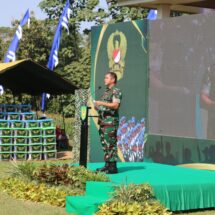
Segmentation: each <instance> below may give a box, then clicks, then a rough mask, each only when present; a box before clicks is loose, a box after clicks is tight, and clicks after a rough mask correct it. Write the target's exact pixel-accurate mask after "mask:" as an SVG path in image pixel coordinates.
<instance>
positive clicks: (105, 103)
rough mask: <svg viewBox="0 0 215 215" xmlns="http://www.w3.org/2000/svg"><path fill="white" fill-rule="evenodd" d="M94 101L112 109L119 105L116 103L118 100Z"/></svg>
mask: <svg viewBox="0 0 215 215" xmlns="http://www.w3.org/2000/svg"><path fill="white" fill-rule="evenodd" d="M95 103H96V105H97V106H105V107H108V108H110V109H114V110H117V109H118V108H119V105H120V103H118V102H111V103H108V102H102V101H96V102H95Z"/></svg>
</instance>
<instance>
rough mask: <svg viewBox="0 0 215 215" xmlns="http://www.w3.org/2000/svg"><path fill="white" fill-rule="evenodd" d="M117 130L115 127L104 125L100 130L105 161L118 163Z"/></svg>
mask: <svg viewBox="0 0 215 215" xmlns="http://www.w3.org/2000/svg"><path fill="white" fill-rule="evenodd" d="M117 128H118V126H114V125H111V126H110V125H109V126H107V125H102V126H100V128H99V135H100V138H101V143H102V149H103V151H104V161H108V162H114V161H117Z"/></svg>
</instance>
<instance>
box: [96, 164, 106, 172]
mask: <svg viewBox="0 0 215 215" xmlns="http://www.w3.org/2000/svg"><path fill="white" fill-rule="evenodd" d="M108 166H109V162H107V161H106V162H105V166H104V167H102V168H97V169H96V172H106V170H107V169H108Z"/></svg>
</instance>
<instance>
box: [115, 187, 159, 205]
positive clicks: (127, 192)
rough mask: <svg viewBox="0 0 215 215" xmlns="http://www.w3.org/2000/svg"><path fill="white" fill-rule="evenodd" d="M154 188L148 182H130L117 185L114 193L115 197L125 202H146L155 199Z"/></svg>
mask: <svg viewBox="0 0 215 215" xmlns="http://www.w3.org/2000/svg"><path fill="white" fill-rule="evenodd" d="M154 198H155V196H154V193H153V191H152V188H151V186H150V185H148V184H140V185H136V184H129V185H128V186H127V185H121V186H117V187H116V188H115V191H114V193H113V199H114V200H118V201H122V202H125V203H131V202H145V201H148V200H151V199H154Z"/></svg>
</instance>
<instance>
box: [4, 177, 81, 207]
mask: <svg viewBox="0 0 215 215" xmlns="http://www.w3.org/2000/svg"><path fill="white" fill-rule="evenodd" d="M0 188H1V190H2V191H3V192H6V193H7V194H9V195H11V196H12V197H14V198H17V199H25V200H30V201H33V202H43V203H47V204H50V205H53V206H59V207H65V203H66V196H67V195H73V196H74V195H80V194H82V193H81V192H80V193H77V191H76V192H74V191H70V192H68V191H66V190H63V188H56V187H48V186H47V185H45V184H43V183H42V184H36V183H34V182H26V181H23V180H21V179H17V178H7V179H4V180H1V181H0Z"/></svg>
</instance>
